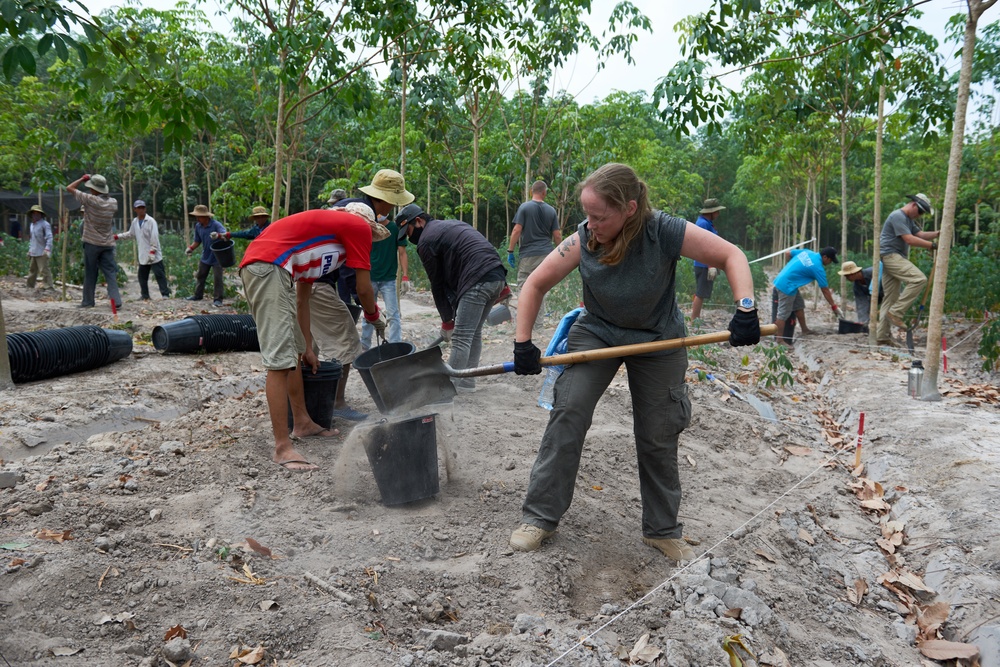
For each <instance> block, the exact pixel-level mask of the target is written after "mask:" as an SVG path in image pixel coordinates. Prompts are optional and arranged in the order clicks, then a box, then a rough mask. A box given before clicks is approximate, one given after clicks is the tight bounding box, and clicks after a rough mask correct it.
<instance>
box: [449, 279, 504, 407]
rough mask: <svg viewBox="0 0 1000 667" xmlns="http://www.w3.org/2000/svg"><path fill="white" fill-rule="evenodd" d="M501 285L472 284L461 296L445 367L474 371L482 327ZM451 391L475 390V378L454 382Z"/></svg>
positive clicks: (489, 283)
mask: <svg viewBox="0 0 1000 667" xmlns="http://www.w3.org/2000/svg"><path fill="white" fill-rule="evenodd" d="M503 286H504V281H502V280H496V281H490V282H482V283H476V284H475V285H473V286H472V287H470V288H469V290H468V291H467V292H466V293H465V294H463V295H462V298H461V299H459V301H458V308H456V309H455V330H454V332H452V336H451V356H450V357H449V358H448V365H450V366H451V367H452V368H454V369H456V370H457V369H462V368H475V367H476V366H478V365H479V355H480V354H482V351H483V323H484V322H486V316H487V315H489V314H490V310H492V309H493V302H494V301H496V300H497V297H498V296H500V292H501V291H502V290H503ZM454 382H455V387H456V388H459V389H475V387H476V379H475V378H456V379H455V380H454Z"/></svg>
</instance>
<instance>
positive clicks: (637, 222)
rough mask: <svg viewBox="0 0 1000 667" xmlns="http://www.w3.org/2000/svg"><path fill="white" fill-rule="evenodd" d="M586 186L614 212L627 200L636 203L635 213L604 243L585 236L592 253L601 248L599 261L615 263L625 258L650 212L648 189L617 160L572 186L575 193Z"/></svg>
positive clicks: (628, 167)
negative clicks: (616, 234)
mask: <svg viewBox="0 0 1000 667" xmlns="http://www.w3.org/2000/svg"><path fill="white" fill-rule="evenodd" d="M587 188H590V189H591V190H592V191H593V192H594V194H595V195H597V196H598V197H600V198H601V199H603V200H604V201H605V202H606V203H607V205H608V206H609V207H611V208H613V209H615V210H617V211H624V210H626V209H627V208H628V203H629V202H630V201H635V203H636V208H635V213H633V214H632V215H631V216H629V217H628V218H627V219H626V220H625V224H624V226H623V227H622V231H621V233H619V234H618V236H616V237H615V238H613V239H612V240H611V241H609V242H608V243H604V244H602V243H599V242H598V241H597V239H595V238H594V236H593V235H590V236H589V238H588V239H587V250H589V251H590V252H592V253H594V254H597V252H598V251H599V250H602V251H603V252H602V256H601V258H600V262H601V264H606V265H608V266H615V265H617V264H619V263H621V261H622V260H623V259H625V253H626V252H628V249H629V246H630V245H631V244H632V241H634V240H635V239H636V237H637V236H639V234H640V233H641V232H642V228H643V226H644V225H645V224H646V220H648V219H649V217H650V216H651V215H652V213H653V209H652V208H650V206H649V189H648V188H647V187H646V184H645V183H644V182H643V181H641V180H639V177H638V176H637V175H636V173H635V171H634V170H633V169H632V167H630V166H628V165H626V164H620V163H618V162H609V163H608V164H606V165H604V166H602V167H599V168H598V169H597V170H596V171H594V173H592V174H591V175H590V176H588V177H587V178H586V179H584V180H583V182H581V183H580V184H579V185H578V186H577V188H576V191H577V196H579V195H580V194H581V193H582V192H583V191H584V190H585V189H587Z"/></svg>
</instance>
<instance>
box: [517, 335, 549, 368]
mask: <svg viewBox="0 0 1000 667" xmlns="http://www.w3.org/2000/svg"><path fill="white" fill-rule="evenodd" d="M541 358H542V351H541V350H539V349H538V348H537V347H535V344H534V343H532V342H531V341H530V340H526V341H524V342H523V343H514V372H515V373H517V374H518V375H538V374H539V373H541V372H542V365H541V364H540V363H538V360H539V359H541Z"/></svg>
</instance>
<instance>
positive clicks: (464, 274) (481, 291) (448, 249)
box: [396, 204, 507, 392]
mask: <svg viewBox="0 0 1000 667" xmlns="http://www.w3.org/2000/svg"><path fill="white" fill-rule="evenodd" d="M396 224H397V225H399V228H400V230H399V236H400V238H402V237H403V236H407V237H408V238H409V240H410V243H412V244H414V245H415V246H417V254H418V255H419V256H420V262H421V264H423V265H424V270H425V271H426V272H427V279H428V280H429V281H430V283H431V294H432V295H433V296H434V305H435V306H437V310H438V314H439V315H440V316H441V337H442V338H444V339H445V340H447V341H451V356H450V357H449V358H448V363H449V364H450V365H451V367H452V368H454V369H456V370H458V369H463V368H472V367H475V366H478V365H479V355H480V354H481V352H482V349H483V323H484V322H486V318H487V316H489V314H490V310H491V309H492V308H493V304H494V303H495V302H496V301H497V299H498V298H499V297H500V294H501V293H502V292H503V289H504V288H505V287H506V286H507V284H506V280H507V270H506V269H505V268H503V263H501V262H500V257H499V256H498V255H497V251H496V248H494V247H493V246H492V245H490V242H489V241H487V240H486V239H485V238H484V237H483V235H482V234H480V233H479V232H477V231H476V230H475V229H473V228H472V227H471V226H469V225H468V224H466V223H464V222H462V221H460V220H435V219H434V217H433V216H431V215H429V214H427V213H425V212H424V210H423V209H422V208H420V207H419V206H417V205H416V204H408V205H406V206H404V207H403V209H402V210H401V211H400V212H399V215H397V216H396ZM454 382H455V389H456V390H458V391H464V392H471V391H475V389H476V380H475V378H459V379H456V380H455V381H454Z"/></svg>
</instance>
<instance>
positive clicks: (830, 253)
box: [819, 245, 837, 262]
mask: <svg viewBox="0 0 1000 667" xmlns="http://www.w3.org/2000/svg"><path fill="white" fill-rule="evenodd" d="M819 254H820V255H822V256H823V257H829V258H830V260H831V261H833V262H837V249H836V248H834V247H833V246H832V245H828V246H827V247H825V248H823V249H822V250H820V251H819Z"/></svg>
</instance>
